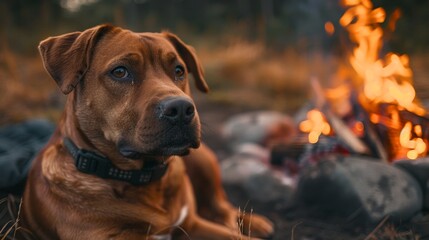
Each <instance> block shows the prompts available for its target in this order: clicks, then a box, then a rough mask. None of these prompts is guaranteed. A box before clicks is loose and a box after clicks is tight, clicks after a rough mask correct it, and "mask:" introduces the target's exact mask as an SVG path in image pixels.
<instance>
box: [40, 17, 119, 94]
mask: <svg viewBox="0 0 429 240" xmlns="http://www.w3.org/2000/svg"><path fill="white" fill-rule="evenodd" d="M112 28H113V27H112V26H110V25H100V26H97V27H94V28H90V29H88V30H85V31H84V32H73V33H68V34H64V35H60V36H56V37H49V38H47V39H45V40H43V41H42V42H40V44H39V52H40V55H41V56H42V60H43V65H44V66H45V69H46V71H48V73H49V74H50V75H51V77H52V78H53V79H54V80H55V82H56V83H57V84H58V86H59V87H60V89H61V91H62V92H63V93H64V94H68V93H70V92H71V91H72V90H73V89H74V87H75V86H76V85H77V84H78V83H79V82H80V80H82V78H83V76H84V75H85V73H86V72H87V70H88V67H89V63H90V61H91V57H92V53H93V50H94V47H95V45H96V43H97V41H98V40H99V39H100V37H101V36H102V35H103V34H105V33H106V32H108V31H110V30H111V29H112Z"/></svg>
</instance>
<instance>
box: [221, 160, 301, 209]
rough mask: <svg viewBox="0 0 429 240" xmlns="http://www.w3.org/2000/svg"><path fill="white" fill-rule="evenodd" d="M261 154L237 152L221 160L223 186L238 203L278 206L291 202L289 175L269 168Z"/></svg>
mask: <svg viewBox="0 0 429 240" xmlns="http://www.w3.org/2000/svg"><path fill="white" fill-rule="evenodd" d="M260 157H261V155H258V154H256V155H255V154H254V153H252V152H240V153H238V154H236V155H234V156H232V157H230V158H228V159H225V160H223V161H222V162H221V172H222V182H223V185H224V187H225V190H226V192H227V194H228V196H229V197H230V199H231V200H232V202H233V203H234V204H236V205H238V206H241V207H244V206H245V205H248V203H250V205H251V206H260V207H263V206H269V207H271V208H273V207H274V208H276V207H281V206H284V205H286V204H288V203H290V202H291V199H292V193H293V192H294V181H293V179H290V178H287V177H286V176H284V175H283V174H281V173H277V172H275V171H273V170H272V169H270V168H269V167H268V166H267V165H266V164H265V163H264V160H263V159H260ZM259 209H260V208H259Z"/></svg>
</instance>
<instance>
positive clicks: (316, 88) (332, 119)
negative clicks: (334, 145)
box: [311, 78, 369, 155]
mask: <svg viewBox="0 0 429 240" xmlns="http://www.w3.org/2000/svg"><path fill="white" fill-rule="evenodd" d="M311 86H312V89H313V92H314V94H315V104H316V107H317V108H318V109H320V110H321V111H322V112H323V113H324V115H325V117H326V118H327V120H328V122H329V123H330V124H331V127H332V129H333V130H334V131H335V133H336V134H337V136H338V137H339V138H340V139H341V140H343V141H344V142H345V143H346V144H347V146H349V147H350V149H351V150H352V151H353V152H354V153H357V154H365V155H367V154H369V149H368V147H367V146H366V145H365V144H364V143H363V142H362V141H361V140H360V139H359V138H358V137H357V136H356V135H355V134H354V133H353V132H352V131H351V130H350V129H349V128H348V127H347V125H346V124H345V123H344V122H343V121H342V120H341V119H340V118H339V117H337V116H336V115H335V114H333V113H332V111H331V110H330V108H329V105H328V103H327V101H326V98H325V95H324V93H323V90H322V87H321V86H320V82H319V81H318V79H317V78H313V79H311Z"/></svg>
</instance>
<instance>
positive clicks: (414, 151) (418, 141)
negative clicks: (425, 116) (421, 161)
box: [399, 122, 426, 159]
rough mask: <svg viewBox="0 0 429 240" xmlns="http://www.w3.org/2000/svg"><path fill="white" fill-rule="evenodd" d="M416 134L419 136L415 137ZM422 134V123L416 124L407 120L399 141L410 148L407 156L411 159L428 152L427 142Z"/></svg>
mask: <svg viewBox="0 0 429 240" xmlns="http://www.w3.org/2000/svg"><path fill="white" fill-rule="evenodd" d="M413 135H416V136H417V137H413ZM421 136H422V127H421V126H420V125H415V126H414V128H413V124H412V123H411V122H407V123H406V124H405V126H404V128H403V129H402V131H401V134H400V136H399V142H400V144H401V146H403V147H405V148H406V149H408V151H407V157H408V158H409V159H416V158H417V157H418V156H420V155H421V154H423V153H425V152H426V143H425V142H424V140H423V139H422V138H421Z"/></svg>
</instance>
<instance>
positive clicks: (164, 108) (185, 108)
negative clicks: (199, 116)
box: [158, 97, 195, 124]
mask: <svg viewBox="0 0 429 240" xmlns="http://www.w3.org/2000/svg"><path fill="white" fill-rule="evenodd" d="M158 111H159V117H160V118H161V119H166V120H168V121H170V123H172V124H189V123H190V122H191V121H192V119H194V116H195V107H194V103H193V102H192V101H191V100H190V99H188V98H185V97H173V98H167V99H165V100H162V101H161V102H160V103H159V105H158Z"/></svg>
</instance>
